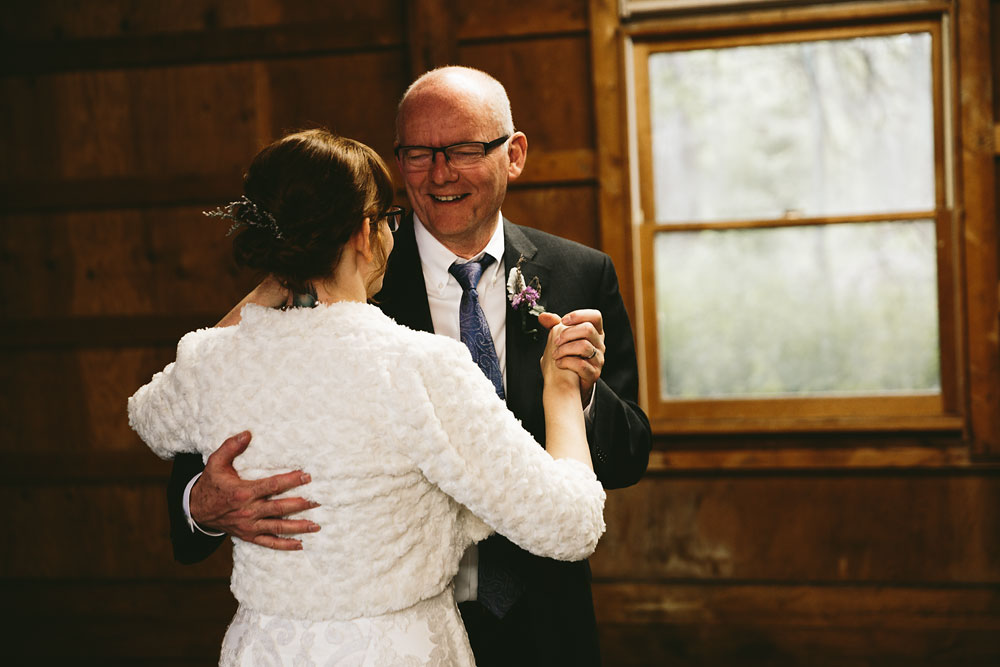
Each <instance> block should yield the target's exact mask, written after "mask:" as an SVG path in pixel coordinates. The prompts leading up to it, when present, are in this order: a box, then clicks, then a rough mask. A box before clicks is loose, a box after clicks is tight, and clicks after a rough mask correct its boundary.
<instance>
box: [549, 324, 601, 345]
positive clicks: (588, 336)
mask: <svg viewBox="0 0 1000 667" xmlns="http://www.w3.org/2000/svg"><path fill="white" fill-rule="evenodd" d="M574 340H589V341H590V342H591V343H593V344H594V347H597V346H598V345H599V344H601V341H603V340H604V334H602V333H601V332H600V331H598V330H597V327H595V326H594V323H593V322H581V323H580V324H574V325H573V326H569V327H565V328H564V329H563V330H562V332H561V333H560V334H559V340H558V342H559V344H560V345H565V344H566V343H569V342H570V341H574Z"/></svg>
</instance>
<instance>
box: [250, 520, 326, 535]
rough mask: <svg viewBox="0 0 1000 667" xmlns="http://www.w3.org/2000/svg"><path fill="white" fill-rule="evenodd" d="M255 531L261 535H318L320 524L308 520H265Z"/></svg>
mask: <svg viewBox="0 0 1000 667" xmlns="http://www.w3.org/2000/svg"><path fill="white" fill-rule="evenodd" d="M254 529H255V530H256V532H257V533H258V534H259V535H300V534H302V533H318V532H319V524H317V523H314V522H312V521H309V520H307V519H264V520H262V521H258V522H257V523H256V524H254Z"/></svg>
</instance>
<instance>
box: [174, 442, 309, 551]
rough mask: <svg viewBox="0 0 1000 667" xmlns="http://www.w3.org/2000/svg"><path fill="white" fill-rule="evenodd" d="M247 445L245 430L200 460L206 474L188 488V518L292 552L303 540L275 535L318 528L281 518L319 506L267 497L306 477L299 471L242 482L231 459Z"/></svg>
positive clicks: (291, 487) (218, 530)
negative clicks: (189, 491)
mask: <svg viewBox="0 0 1000 667" xmlns="http://www.w3.org/2000/svg"><path fill="white" fill-rule="evenodd" d="M249 444H250V432H249V431H243V432H242V433H239V434H237V435H234V436H233V437H231V438H229V439H228V440H226V441H225V442H224V443H222V446H221V447H219V448H218V449H217V450H215V452H213V453H212V455H211V456H209V457H208V461H207V462H206V463H205V472H204V473H202V475H201V477H200V478H199V479H198V481H197V482H195V484H194V486H193V487H191V518H192V519H194V520H195V521H196V522H197V523H198V525H199V526H202V527H203V528H205V529H208V530H213V531H217V532H224V533H227V534H229V535H233V536H235V537H238V538H240V539H241V540H243V541H245V542H253V543H254V544H257V545H260V546H262V547H269V548H271V549H277V550H279V551H297V550H299V549H301V548H302V542H301V541H299V540H294V539H291V538H287V537H278V535H294V534H298V533H314V532H316V531H318V530H319V526H318V525H317V524H315V523H313V522H312V521H307V520H304V519H285V518H283V517H285V516H287V515H289V514H294V513H295V512H301V511H303V510H307V509H310V508H312V507H318V505H317V504H316V503H314V502H311V501H308V500H305V499H304V498H282V499H280V500H272V499H271V496H273V495H275V494H278V493H282V492H284V491H288V490H289V489H294V488H295V487H297V486H301V485H303V484H306V483H308V482H309V481H310V477H309V475H308V474H306V473H304V472H302V471H301V470H296V471H294V472H288V473H284V474H282V475H274V476H273V477H265V478H264V479H258V480H254V481H249V482H248V481H244V480H242V479H240V476H239V475H237V474H236V470H235V468H233V460H234V459H235V458H236V457H237V456H239V455H240V454H242V453H243V452H244V451H245V450H246V448H247V445H249Z"/></svg>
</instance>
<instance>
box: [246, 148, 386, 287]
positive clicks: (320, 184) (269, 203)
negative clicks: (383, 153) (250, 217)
mask: <svg viewBox="0 0 1000 667" xmlns="http://www.w3.org/2000/svg"><path fill="white" fill-rule="evenodd" d="M243 191H244V192H245V193H246V196H247V198H248V199H250V200H251V201H252V202H253V203H254V204H256V205H257V206H258V207H260V208H262V209H264V210H265V211H267V212H268V213H270V214H271V215H272V216H273V217H274V221H275V223H276V225H277V228H278V230H279V231H280V238H279V236H278V235H276V234H275V233H274V232H273V231H272V230H270V229H267V228H264V227H260V226H253V225H247V226H244V227H242V228H240V232H239V234H238V235H237V236H236V238H234V239H233V256H234V258H235V259H236V263H237V264H239V265H240V266H246V267H249V268H253V269H258V270H260V271H263V272H265V273H270V274H273V275H274V276H275V277H276V278H277V279H278V280H279V281H280V282H281V283H282V284H283V285H285V286H286V287H288V288H289V289H290V290H292V291H294V292H296V293H304V292H306V291H307V289H306V286H307V284H308V283H309V282H310V281H312V280H316V279H322V278H327V277H329V276H330V275H332V273H333V269H334V267H335V266H336V265H337V262H338V261H339V260H340V255H341V253H342V252H343V249H344V245H345V244H346V243H347V242H348V240H350V238H351V236H353V235H354V234H355V233H356V232H357V231H358V229H359V228H360V227H361V225H362V224H364V219H365V218H366V217H368V218H371V219H372V220H375V219H376V218H378V216H379V215H381V214H382V213H384V212H385V211H386V210H387V209H388V208H389V206H390V205H391V204H392V198H393V185H392V177H391V176H390V174H389V169H388V168H387V167H386V165H385V163H384V162H383V161H382V158H380V157H379V156H378V154H377V153H376V152H375V151H373V150H372V149H371V148H369V147H368V146H366V145H364V144H362V143H361V142H358V141H354V140H353V139H348V138H346V137H338V136H336V135H334V134H331V133H330V132H328V131H327V130H324V129H315V130H305V131H302V132H296V133H294V134H289V135H287V136H285V137H283V138H281V139H279V140H277V141H275V142H274V143H272V144H271V145H269V146H267V147H266V148H264V149H263V150H261V151H260V152H259V153H257V155H256V157H254V159H253V161H252V162H251V163H250V167H249V168H248V169H247V173H246V176H245V177H244V179H243ZM371 239H372V250H373V252H374V254H375V257H376V261H377V262H380V263H381V271H377V272H375V274H376V275H373V277H372V281H374V280H377V279H378V278H379V277H380V276H381V274H382V273H383V272H384V271H385V260H386V258H387V253H386V249H385V247H384V246H383V244H382V240H381V236H380V235H379V233H378V228H377V227H376V229H375V230H373V232H372V237H371Z"/></svg>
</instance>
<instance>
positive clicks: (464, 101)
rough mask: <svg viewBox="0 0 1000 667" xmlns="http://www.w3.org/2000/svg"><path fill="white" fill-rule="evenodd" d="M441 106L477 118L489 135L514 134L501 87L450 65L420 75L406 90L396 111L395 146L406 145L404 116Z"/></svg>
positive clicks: (478, 73) (476, 73)
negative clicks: (451, 107) (403, 130)
mask: <svg viewBox="0 0 1000 667" xmlns="http://www.w3.org/2000/svg"><path fill="white" fill-rule="evenodd" d="M442 105H447V106H454V107H457V108H461V109H463V110H464V111H465V112H466V113H469V114H471V115H474V116H476V120H477V121H478V122H477V125H481V126H482V127H483V128H484V130H486V131H487V132H489V133H490V134H491V135H496V136H500V135H511V134H514V119H513V117H512V115H511V112H510V100H509V99H508V97H507V91H506V90H505V89H504V87H503V84H501V83H500V82H499V81H497V80H496V79H494V78H493V77H492V76H490V75H489V74H487V73H486V72H482V71H480V70H477V69H473V68H471V67H460V66H455V65H453V66H448V67H439V68H437V69H433V70H431V71H429V72H427V73H425V74H423V75H422V76H420V78H418V79H417V80H416V81H414V82H413V83H412V84H411V85H410V87H409V88H407V89H406V92H405V93H404V94H403V98H402V99H401V100H400V101H399V107H398V109H397V111H396V141H397V143H408V142H407V141H406V139H405V138H404V137H403V136H402V128H403V127H404V117H405V116H406V115H408V114H413V113H420V112H421V110H424V109H427V108H429V107H430V108H441V106H442Z"/></svg>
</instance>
